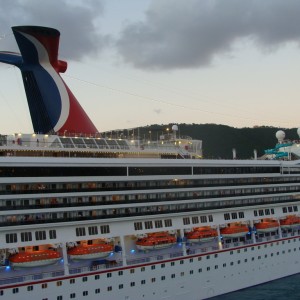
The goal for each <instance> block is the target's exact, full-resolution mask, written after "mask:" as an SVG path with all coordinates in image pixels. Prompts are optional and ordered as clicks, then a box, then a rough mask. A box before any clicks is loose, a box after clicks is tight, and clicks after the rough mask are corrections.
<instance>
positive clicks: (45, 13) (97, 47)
mask: <svg viewBox="0 0 300 300" xmlns="http://www.w3.org/2000/svg"><path fill="white" fill-rule="evenodd" d="M8 12H9V13H8ZM102 14H103V0H85V1H81V0H73V1H71V0H51V1H41V0H2V1H1V10H0V35H1V36H2V35H5V39H2V40H1V50H13V51H18V50H17V46H16V43H15V40H14V38H10V35H11V34H12V31H11V29H10V28H11V27H12V26H19V25H38V26H47V27H54V28H56V29H58V30H59V31H60V32H61V47H60V58H65V57H66V58H68V60H69V59H75V60H80V59H81V58H82V57H84V56H88V55H96V54H97V53H99V52H100V51H101V50H102V49H103V48H104V47H105V46H106V45H107V44H108V43H109V41H110V38H109V36H108V35H104V34H100V33H99V32H100V30H99V27H98V26H96V25H95V24H96V20H97V18H99V17H100V16H101V15H102ZM4 47H5V48H4Z"/></svg>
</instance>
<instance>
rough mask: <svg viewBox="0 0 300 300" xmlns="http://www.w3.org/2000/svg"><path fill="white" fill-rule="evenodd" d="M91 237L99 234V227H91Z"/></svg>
mask: <svg viewBox="0 0 300 300" xmlns="http://www.w3.org/2000/svg"><path fill="white" fill-rule="evenodd" d="M88 230H89V235H96V234H98V227H97V226H89V228H88Z"/></svg>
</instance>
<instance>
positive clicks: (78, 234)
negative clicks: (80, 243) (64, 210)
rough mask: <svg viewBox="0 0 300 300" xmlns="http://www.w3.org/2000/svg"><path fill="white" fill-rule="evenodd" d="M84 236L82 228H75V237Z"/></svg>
mask: <svg viewBox="0 0 300 300" xmlns="http://www.w3.org/2000/svg"><path fill="white" fill-rule="evenodd" d="M84 235H85V228H84V227H77V228H76V236H84Z"/></svg>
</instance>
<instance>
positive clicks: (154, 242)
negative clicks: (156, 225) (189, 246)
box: [136, 232, 176, 250]
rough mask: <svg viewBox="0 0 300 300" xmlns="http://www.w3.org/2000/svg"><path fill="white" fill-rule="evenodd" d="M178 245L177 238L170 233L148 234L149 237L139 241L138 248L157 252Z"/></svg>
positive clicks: (137, 242)
mask: <svg viewBox="0 0 300 300" xmlns="http://www.w3.org/2000/svg"><path fill="white" fill-rule="evenodd" d="M175 244H176V237H175V236H173V235H171V234H169V233H168V232H154V233H148V234H147V237H144V238H141V239H138V240H137V241H136V247H137V248H138V249H139V250H157V249H163V248H169V247H172V246H173V245H175Z"/></svg>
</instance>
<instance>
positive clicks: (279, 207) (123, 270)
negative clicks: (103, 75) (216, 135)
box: [0, 26, 300, 300]
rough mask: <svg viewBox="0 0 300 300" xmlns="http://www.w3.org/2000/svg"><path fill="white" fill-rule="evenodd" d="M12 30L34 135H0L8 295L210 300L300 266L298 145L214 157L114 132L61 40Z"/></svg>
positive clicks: (174, 141) (1, 251)
mask: <svg viewBox="0 0 300 300" xmlns="http://www.w3.org/2000/svg"><path fill="white" fill-rule="evenodd" d="M12 30H13V33H14V36H15V38H16V41H17V43H18V46H19V49H20V53H13V52H4V51H2V52H0V61H1V62H2V63H6V64H11V65H14V66H16V67H18V68H19V69H20V71H21V73H22V78H23V82H24V87H25V91H26V96H27V101H28V105H29V111H30V114H31V118H32V123H33V129H34V130H33V133H32V134H23V133H22V134H21V133H15V134H10V135H0V178H1V179H0V230H1V235H0V300H1V299H9V300H23V299H35V300H67V299H80V300H82V299H87V300H96V299H102V300H116V299H118V300H122V299H123V300H141V299H145V300H153V299H155V300H158V299H172V300H182V299H189V300H200V299H207V298H211V297H214V296H217V295H222V294H225V293H229V292H232V291H236V290H239V289H243V288H247V287H251V286H255V285H258V284H262V283H264V282H268V281H271V280H275V279H278V278H282V277H285V276H289V275H292V274H296V273H298V272H299V271H300V217H299V209H300V165H299V164H300V160H299V148H298V147H299V144H298V143H297V141H292V142H286V140H285V137H284V133H283V132H282V131H280V132H279V133H278V134H277V138H278V140H279V141H278V145H277V146H276V147H275V148H274V149H270V150H267V151H266V153H265V155H264V156H263V158H264V159H262V158H261V157H260V158H258V157H256V156H255V157H254V159H249V160H238V159H231V160H229V159H228V160H222V159H218V160H206V159H203V157H202V142H201V141H200V140H193V139H192V138H190V137H180V136H179V131H178V127H177V125H173V127H172V130H171V131H170V132H169V133H168V134H162V136H161V137H160V139H159V140H156V141H152V140H149V141H145V140H143V139H141V138H140V137H139V136H130V137H127V138H122V139H121V138H119V137H117V136H110V137H107V136H105V135H103V134H101V133H99V132H98V130H97V128H96V126H95V125H94V124H93V122H92V120H91V119H90V118H89V117H88V116H87V114H86V113H85V112H84V110H83V108H82V107H81V106H80V104H79V102H78V101H77V100H76V98H75V96H74V95H73V94H72V92H71V91H70V89H69V88H68V87H67V85H66V84H65V82H64V81H63V79H62V77H61V75H60V73H62V72H65V71H66V69H67V63H66V62H64V61H61V60H59V59H58V46H59V38H60V33H59V31H57V30H56V29H53V28H46V27H39V26H16V27H13V28H12ZM2 84H5V83H4V82H2Z"/></svg>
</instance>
